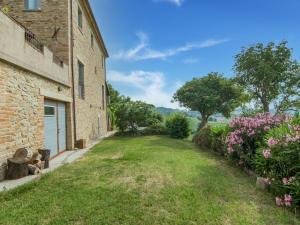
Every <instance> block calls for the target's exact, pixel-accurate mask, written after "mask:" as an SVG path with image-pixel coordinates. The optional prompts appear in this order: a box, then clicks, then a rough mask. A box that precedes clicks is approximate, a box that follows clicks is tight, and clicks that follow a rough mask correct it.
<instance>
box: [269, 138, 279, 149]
mask: <svg viewBox="0 0 300 225" xmlns="http://www.w3.org/2000/svg"><path fill="white" fill-rule="evenodd" d="M277 144H278V141H277V140H275V139H274V138H270V139H269V140H268V145H269V147H270V148H271V147H272V146H274V145H277Z"/></svg>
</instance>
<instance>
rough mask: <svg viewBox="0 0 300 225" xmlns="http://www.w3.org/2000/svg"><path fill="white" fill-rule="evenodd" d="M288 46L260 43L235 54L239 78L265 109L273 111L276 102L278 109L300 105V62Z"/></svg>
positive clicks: (282, 109) (238, 80)
mask: <svg viewBox="0 0 300 225" xmlns="http://www.w3.org/2000/svg"><path fill="white" fill-rule="evenodd" d="M286 45H287V42H285V41H284V42H281V43H280V44H278V45H275V44H274V43H272V42H271V43H269V44H267V45H266V46H264V45H263V44H261V43H259V44H256V45H255V46H253V47H250V48H244V49H243V50H242V52H241V53H240V54H238V55H237V56H236V57H235V59H236V63H235V66H234V68H235V72H236V74H237V75H236V81H237V82H238V83H239V84H240V85H242V86H244V87H245V88H246V90H247V92H248V93H249V94H250V95H251V99H252V100H255V101H256V102H258V103H259V104H260V105H261V106H262V109H263V111H264V112H269V111H270V105H271V104H272V103H273V104H274V106H275V108H276V110H277V112H283V111H286V110H291V109H293V108H297V107H299V101H300V98H299V89H300V73H299V64H298V63H297V62H296V61H294V60H293V59H292V50H291V49H289V48H287V46H286Z"/></svg>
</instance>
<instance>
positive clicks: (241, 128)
mask: <svg viewBox="0 0 300 225" xmlns="http://www.w3.org/2000/svg"><path fill="white" fill-rule="evenodd" d="M285 119H286V117H285V116H284V115H275V116H272V115H271V114H270V113H258V114H256V115H255V116H253V117H238V118H235V119H233V120H232V121H231V122H230V124H229V127H230V130H231V132H230V133H229V134H228V136H227V138H226V141H225V143H226V145H227V153H228V156H229V158H231V159H233V160H235V161H237V162H238V164H239V165H240V166H243V167H245V168H247V169H250V170H255V155H256V150H257V148H258V147H259V145H260V143H261V142H262V141H263V139H264V135H265V134H266V133H267V132H268V131H269V130H270V129H272V128H275V127H278V126H280V124H281V123H282V122H283V121H284V120H285Z"/></svg>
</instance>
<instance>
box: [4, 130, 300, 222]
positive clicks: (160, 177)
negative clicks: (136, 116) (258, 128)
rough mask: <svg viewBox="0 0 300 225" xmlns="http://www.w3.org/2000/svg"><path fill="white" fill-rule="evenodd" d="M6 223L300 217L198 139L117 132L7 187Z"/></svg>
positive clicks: (284, 219) (279, 219) (283, 219)
mask: <svg viewBox="0 0 300 225" xmlns="http://www.w3.org/2000/svg"><path fill="white" fill-rule="evenodd" d="M0 202H1V207H0V224H8V225H18V224H26V225H30V224H38V225H41V224H72V225H73V224H75V225H76V224H89V225H91V224H97V225H101V224H103V225H118V224H128V225H139V224H141V225H159V224H170V225H177V224H191V225H192V224H203V225H211V224H216V225H221V224H222V225H223V224H224V225H229V224H243V225H247V224H253V225H260V224H268V225H276V224H278V225H279V224H280V225H285V224H289V225H292V224H300V221H299V220H298V219H297V218H295V216H294V215H293V214H292V213H290V212H289V211H286V210H284V209H280V208H276V207H275V206H274V201H273V197H271V196H270V195H269V194H268V193H266V192H263V191H260V190H257V189H256V188H255V181H254V180H253V179H251V178H249V177H247V176H246V175H245V174H244V173H243V172H241V171H239V170H238V169H236V168H234V167H232V166H230V165H229V164H227V162H226V161H224V160H222V159H220V158H216V157H215V156H212V155H210V154H209V153H207V152H203V151H200V150H198V149H197V148H196V147H194V145H193V144H192V143H191V142H188V141H180V140H173V139H169V138H167V137H156V136H154V137H138V138H122V137H118V138H110V139H108V140H106V141H104V142H103V143H101V144H100V145H98V146H96V147H95V148H94V149H93V150H92V151H90V152H89V153H88V154H87V155H86V156H85V157H84V158H82V159H81V160H79V161H77V162H76V163H74V164H70V165H66V166H64V167H62V168H60V169H58V170H57V171H55V172H53V173H51V174H49V175H47V176H45V177H43V178H42V179H41V180H39V181H35V182H34V183H31V184H28V185H25V186H23V187H20V188H17V189H15V190H13V191H9V192H6V193H2V194H0Z"/></svg>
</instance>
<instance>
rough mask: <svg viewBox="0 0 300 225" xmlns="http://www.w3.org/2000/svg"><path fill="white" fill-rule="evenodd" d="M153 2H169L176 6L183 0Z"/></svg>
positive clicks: (158, 0) (156, 0)
mask: <svg viewBox="0 0 300 225" xmlns="http://www.w3.org/2000/svg"><path fill="white" fill-rule="evenodd" d="M154 1H155V2H169V3H172V4H174V5H176V6H181V5H182V3H183V2H184V1H185V0H154Z"/></svg>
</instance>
